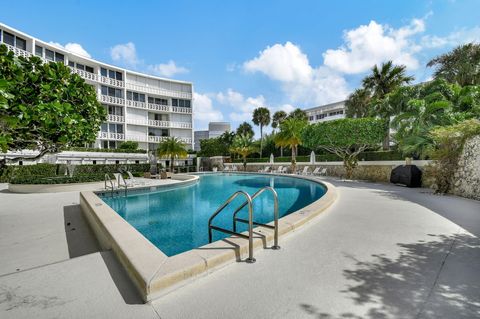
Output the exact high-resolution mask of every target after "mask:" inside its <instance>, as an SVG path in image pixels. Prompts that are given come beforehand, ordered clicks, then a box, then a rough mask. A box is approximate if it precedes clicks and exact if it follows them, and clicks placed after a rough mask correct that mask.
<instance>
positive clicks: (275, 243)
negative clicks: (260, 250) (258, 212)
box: [233, 186, 280, 250]
mask: <svg viewBox="0 0 480 319" xmlns="http://www.w3.org/2000/svg"><path fill="white" fill-rule="evenodd" d="M266 190H269V191H271V192H272V194H273V226H272V225H268V224H262V223H257V222H252V223H253V224H254V225H257V226H263V227H266V228H270V229H273V246H272V249H274V250H277V249H280V246H279V245H278V194H277V191H275V189H274V188H273V187H271V186H265V187H263V188H261V189H259V190H258V191H257V192H256V193H255V194H253V196H252V197H251V198H252V202H253V200H254V199H255V198H257V197H258V196H260V195H261V194H262V193H263V192H264V191H266ZM245 205H247V202H244V203H243V204H242V205H240V206H239V207H238V208H237V209H236V210H235V212H234V213H233V231H234V232H236V231H237V221H238V222H241V223H245V222H247V221H246V220H245V219H242V218H238V217H237V214H238V213H239V212H240V210H242V208H243V207H245Z"/></svg>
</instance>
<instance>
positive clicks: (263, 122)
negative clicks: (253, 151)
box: [252, 107, 270, 158]
mask: <svg viewBox="0 0 480 319" xmlns="http://www.w3.org/2000/svg"><path fill="white" fill-rule="evenodd" d="M252 122H253V124H255V125H257V126H260V158H261V157H262V151H263V127H264V126H267V125H268V124H270V111H269V110H268V109H267V108H266V107H259V108H256V109H255V110H253V118H252Z"/></svg>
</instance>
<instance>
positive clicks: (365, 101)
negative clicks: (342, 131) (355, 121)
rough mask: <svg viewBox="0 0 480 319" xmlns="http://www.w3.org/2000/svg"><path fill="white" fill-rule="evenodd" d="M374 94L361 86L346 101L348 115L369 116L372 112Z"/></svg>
mask: <svg viewBox="0 0 480 319" xmlns="http://www.w3.org/2000/svg"><path fill="white" fill-rule="evenodd" d="M371 101H372V94H371V92H370V91H369V90H367V89H364V88H361V89H356V90H355V91H353V93H352V94H350V95H349V96H348V99H347V100H346V101H345V108H346V114H345V115H346V117H356V118H359V117H368V116H369V115H370V114H371V113H372V110H371Z"/></svg>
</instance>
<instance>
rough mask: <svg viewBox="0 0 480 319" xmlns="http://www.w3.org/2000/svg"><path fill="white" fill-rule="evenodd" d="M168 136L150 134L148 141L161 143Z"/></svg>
mask: <svg viewBox="0 0 480 319" xmlns="http://www.w3.org/2000/svg"><path fill="white" fill-rule="evenodd" d="M167 138H168V136H167V137H165V136H149V137H148V141H149V142H150V143H161V142H163V141H164V140H166V139H167Z"/></svg>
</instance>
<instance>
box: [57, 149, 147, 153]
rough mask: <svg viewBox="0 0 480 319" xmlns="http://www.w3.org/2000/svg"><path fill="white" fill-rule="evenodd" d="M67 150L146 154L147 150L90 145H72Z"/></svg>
mask: <svg viewBox="0 0 480 319" xmlns="http://www.w3.org/2000/svg"><path fill="white" fill-rule="evenodd" d="M65 151H72V152H102V153H140V154H146V153H147V151H146V150H142V149H137V150H131V149H130V150H129V149H121V148H112V149H109V148H88V147H70V148H68V149H66V150H65Z"/></svg>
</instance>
